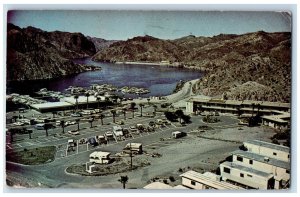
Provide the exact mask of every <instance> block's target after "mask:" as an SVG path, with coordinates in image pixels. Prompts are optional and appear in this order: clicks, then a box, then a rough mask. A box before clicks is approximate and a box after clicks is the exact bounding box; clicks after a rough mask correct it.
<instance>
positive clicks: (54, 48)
mask: <svg viewBox="0 0 300 197" xmlns="http://www.w3.org/2000/svg"><path fill="white" fill-rule="evenodd" d="M95 52H96V49H95V46H94V44H93V43H92V42H91V41H89V40H88V39H87V38H86V37H85V36H84V35H82V34H81V33H68V32H59V31H55V32H46V31H43V30H40V29H37V28H34V27H27V28H23V29H22V28H19V27H17V26H15V25H13V24H8V25H7V80H8V81H14V80H16V81H20V80H35V79H48V78H56V77H60V76H64V75H70V74H75V73H80V72H83V71H85V70H87V69H90V68H92V69H93V67H92V66H87V65H79V64H74V63H73V62H72V61H71V60H69V59H71V58H81V57H88V56H92V55H93V54H95Z"/></svg>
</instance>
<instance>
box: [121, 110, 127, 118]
mask: <svg viewBox="0 0 300 197" xmlns="http://www.w3.org/2000/svg"><path fill="white" fill-rule="evenodd" d="M122 112H123V115H124V120H126V108H123V109H122Z"/></svg>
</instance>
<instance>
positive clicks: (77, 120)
mask: <svg viewBox="0 0 300 197" xmlns="http://www.w3.org/2000/svg"><path fill="white" fill-rule="evenodd" d="M75 121H76V123H77V131H79V122H80V119H76V120H75Z"/></svg>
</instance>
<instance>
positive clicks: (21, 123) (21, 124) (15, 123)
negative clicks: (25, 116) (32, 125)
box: [13, 122, 25, 126]
mask: <svg viewBox="0 0 300 197" xmlns="http://www.w3.org/2000/svg"><path fill="white" fill-rule="evenodd" d="M13 125H16V126H23V125H25V123H24V122H14V123H13Z"/></svg>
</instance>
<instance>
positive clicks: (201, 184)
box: [180, 170, 243, 190]
mask: <svg viewBox="0 0 300 197" xmlns="http://www.w3.org/2000/svg"><path fill="white" fill-rule="evenodd" d="M180 176H181V178H182V185H183V186H185V187H187V188H190V189H222V190H239V189H243V188H241V187H238V186H235V185H233V184H230V183H227V182H225V181H221V177H220V176H218V175H214V174H212V173H204V174H201V173H199V172H195V171H192V170H190V171H187V172H185V173H183V174H181V175H180Z"/></svg>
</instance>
